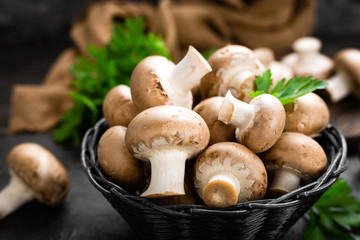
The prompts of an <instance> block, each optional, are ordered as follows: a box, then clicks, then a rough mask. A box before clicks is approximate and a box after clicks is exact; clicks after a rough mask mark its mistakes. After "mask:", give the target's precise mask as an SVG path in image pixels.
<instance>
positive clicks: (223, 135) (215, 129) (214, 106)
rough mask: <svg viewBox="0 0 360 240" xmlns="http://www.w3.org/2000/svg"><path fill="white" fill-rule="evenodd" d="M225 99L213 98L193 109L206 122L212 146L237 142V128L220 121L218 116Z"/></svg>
mask: <svg viewBox="0 0 360 240" xmlns="http://www.w3.org/2000/svg"><path fill="white" fill-rule="evenodd" d="M223 100H224V97H220V96H218V97H211V98H207V99H205V100H203V101H201V102H200V103H199V104H198V105H196V106H195V108H194V109H193V110H194V111H195V112H196V113H198V114H199V115H200V116H201V117H202V118H203V119H204V120H205V122H206V124H207V126H208V128H209V130H210V143H209V144H210V145H211V144H214V143H217V142H232V141H235V127H234V126H232V125H226V124H225V123H223V122H221V121H219V120H218V114H219V111H220V107H221V104H222V102H223Z"/></svg>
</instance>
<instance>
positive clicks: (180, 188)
mask: <svg viewBox="0 0 360 240" xmlns="http://www.w3.org/2000/svg"><path fill="white" fill-rule="evenodd" d="M209 139H210V133H209V129H208V127H207V125H206V123H205V121H204V120H203V119H202V118H201V116H200V115H199V114H197V113H196V112H194V111H192V110H190V109H188V108H184V107H180V106H174V105H161V106H157V107H152V108H149V109H146V110H145V111H143V112H141V113H139V114H138V115H137V116H136V117H135V118H134V119H133V120H132V121H131V122H130V124H129V126H128V129H127V131H126V135H125V144H126V147H127V149H128V151H129V152H130V153H131V154H132V155H133V156H134V157H135V158H138V159H140V160H143V161H150V164H151V180H150V185H149V187H148V188H147V189H146V191H145V192H144V193H142V194H141V196H142V197H164V196H175V195H184V194H185V192H184V171H185V161H186V160H187V159H190V158H193V157H195V156H196V155H197V154H199V153H200V152H201V151H202V150H203V149H204V148H206V147H207V145H208V143H209Z"/></svg>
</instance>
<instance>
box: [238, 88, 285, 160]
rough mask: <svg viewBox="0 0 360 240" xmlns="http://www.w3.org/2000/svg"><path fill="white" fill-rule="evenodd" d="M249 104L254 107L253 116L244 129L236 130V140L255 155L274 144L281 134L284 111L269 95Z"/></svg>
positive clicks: (258, 97) (257, 98)
mask: <svg viewBox="0 0 360 240" xmlns="http://www.w3.org/2000/svg"><path fill="white" fill-rule="evenodd" d="M249 104H250V105H253V106H254V112H255V113H254V116H253V118H252V120H251V123H250V125H249V126H248V127H247V128H246V129H243V130H239V129H237V130H236V138H237V139H238V141H239V142H240V143H242V144H244V145H245V146H247V147H248V148H250V149H251V150H252V151H254V152H255V153H260V152H264V151H266V150H267V149H269V148H270V147H271V146H273V145H274V144H275V142H276V141H277V140H278V139H279V137H280V135H281V133H282V132H283V129H284V126H285V119H286V117H285V109H284V107H283V105H282V104H281V102H280V101H279V100H278V99H277V98H276V97H274V96H272V95H270V94H262V95H259V96H257V97H255V98H254V99H253V100H251V102H250V103H249Z"/></svg>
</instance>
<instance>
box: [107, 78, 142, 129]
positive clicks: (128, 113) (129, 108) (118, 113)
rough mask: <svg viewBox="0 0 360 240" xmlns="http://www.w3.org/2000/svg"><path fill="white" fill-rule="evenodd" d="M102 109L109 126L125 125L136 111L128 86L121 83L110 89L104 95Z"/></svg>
mask: <svg viewBox="0 0 360 240" xmlns="http://www.w3.org/2000/svg"><path fill="white" fill-rule="evenodd" d="M102 109H103V114H104V117H105V119H106V122H107V124H108V125H109V126H110V127H112V126H116V125H120V126H124V127H127V126H128V125H129V123H130V121H131V120H132V119H133V118H134V117H135V116H136V115H137V113H138V112H137V110H136V108H135V106H134V104H133V102H132V99H131V91H130V88H129V87H128V86H126V85H123V84H121V85H118V86H116V87H113V88H112V89H110V91H109V92H108V93H107V94H106V96H105V99H104V102H103V107H102Z"/></svg>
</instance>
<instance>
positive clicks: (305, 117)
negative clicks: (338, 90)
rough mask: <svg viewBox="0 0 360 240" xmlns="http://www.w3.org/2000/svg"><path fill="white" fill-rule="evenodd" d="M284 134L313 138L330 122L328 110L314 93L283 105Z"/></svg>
mask: <svg viewBox="0 0 360 240" xmlns="http://www.w3.org/2000/svg"><path fill="white" fill-rule="evenodd" d="M285 112H286V122H285V128H284V131H285V132H298V133H303V134H305V135H308V136H315V135H316V134H318V133H319V132H321V131H322V130H324V129H325V128H326V126H327V124H328V123H329V120H330V112H329V108H328V106H327V105H326V103H325V101H324V100H323V99H322V98H321V97H319V96H318V95H317V94H315V93H308V94H306V95H304V96H301V97H299V98H297V99H295V102H294V103H289V104H287V105H285Z"/></svg>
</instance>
